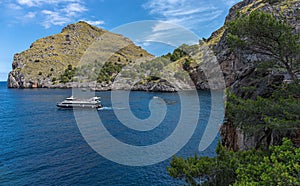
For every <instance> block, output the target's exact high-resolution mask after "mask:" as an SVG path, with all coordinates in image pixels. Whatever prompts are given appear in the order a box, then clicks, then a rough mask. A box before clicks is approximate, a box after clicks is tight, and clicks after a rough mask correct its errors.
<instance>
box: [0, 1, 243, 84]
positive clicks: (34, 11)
mask: <svg viewBox="0 0 300 186" xmlns="http://www.w3.org/2000/svg"><path fill="white" fill-rule="evenodd" d="M239 1H240V0H127V1H124V0H1V1H0V9H1V11H0V24H1V29H0V37H1V38H0V40H1V49H0V81H2V80H6V79H7V73H8V72H9V71H10V70H11V63H12V61H13V55H14V54H15V53H18V52H22V51H23V50H26V49H28V48H29V46H30V44H31V43H32V42H34V41H35V40H37V39H39V38H42V37H45V36H48V35H52V34H56V33H59V32H60V31H61V29H62V28H63V27H64V26H66V25H68V24H70V23H74V22H77V21H80V20H83V21H86V22H88V23H90V24H93V25H95V26H98V27H101V28H103V29H106V30H116V29H114V28H116V27H119V26H121V25H124V24H128V23H132V22H135V21H144V20H158V21H164V22H168V23H171V24H176V25H180V26H182V27H184V28H185V29H187V30H190V31H192V32H194V33H195V34H196V35H197V36H199V38H202V37H205V38H207V37H209V36H210V34H211V33H212V32H213V31H215V30H216V29H217V28H219V27H220V26H222V25H223V23H224V19H225V16H226V15H227V13H228V10H229V8H230V7H231V6H232V5H233V4H235V3H237V2H239ZM159 26H160V25H156V26H155V28H154V30H155V29H156V30H157V29H158V28H159ZM119 31H120V32H121V33H122V31H121V30H119ZM144 47H147V45H146V44H145V46H144ZM165 49H166V48H165ZM167 50H172V47H170V48H168V47H167ZM155 51H157V50H153V52H154V53H155ZM157 55H158V54H157Z"/></svg>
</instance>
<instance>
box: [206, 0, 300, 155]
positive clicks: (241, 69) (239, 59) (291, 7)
mask: <svg viewBox="0 0 300 186" xmlns="http://www.w3.org/2000/svg"><path fill="white" fill-rule="evenodd" d="M268 2H269V1H267V0H244V1H242V2H240V3H237V4H236V5H234V6H233V7H232V8H231V9H230V12H229V14H228V16H227V17H226V21H225V24H226V23H227V22H228V21H231V20H234V19H235V18H236V17H237V14H238V12H240V13H246V14H247V13H250V12H252V11H254V10H260V11H264V12H266V13H271V14H272V15H274V16H275V17H277V18H278V19H284V21H286V22H287V23H289V24H290V25H291V26H292V28H293V32H294V33H300V30H299V25H300V23H299V20H300V19H299V18H300V2H299V1H296V0H285V1H277V2H274V3H268ZM220 34H221V35H220ZM226 36H227V30H226V28H225V29H224V28H222V29H220V30H219V31H218V32H216V33H214V34H213V35H212V37H211V38H210V39H209V41H208V42H211V41H213V40H215V38H216V37H218V38H220V39H219V41H218V42H216V41H214V42H213V44H214V51H215V53H216V55H217V58H218V62H219V64H220V66H221V68H222V71H223V73H224V78H225V81H226V85H227V87H230V91H231V92H232V93H234V94H236V95H238V96H240V97H242V98H245V99H249V98H250V99H254V98H256V97H257V96H261V97H269V96H270V95H271V94H272V92H273V91H274V85H279V84H282V83H283V81H284V79H285V75H284V74H272V73H270V72H267V71H265V72H261V71H257V69H256V68H255V67H254V65H253V64H254V63H255V62H257V61H269V57H268V56H264V55H261V54H257V53H253V52H251V51H247V50H244V51H240V53H239V54H236V53H234V52H233V51H231V50H230V49H229V47H228V44H227V37H226ZM258 77H259V78H258ZM247 87H253V89H252V90H251V91H249V90H245V88H247ZM262 132H266V131H262ZM277 134H278V133H276V132H275V133H274V134H272V136H271V138H270V139H263V141H261V136H262V135H261V134H260V133H259V132H258V133H257V134H255V135H249V134H246V133H245V132H243V131H242V130H240V129H239V128H236V127H235V126H233V125H232V123H231V122H230V121H226V122H225V123H224V124H223V126H222V128H221V136H222V143H223V145H225V146H226V147H227V148H229V149H233V150H244V149H249V148H253V147H256V145H257V144H258V142H259V143H260V144H267V143H271V144H277V143H278V142H279V141H280V139H281V138H280V137H279V136H277ZM278 135H279V134H278ZM289 137H290V138H291V139H292V140H293V141H295V142H297V144H300V143H299V140H298V139H299V132H297V131H295V132H294V133H293V134H291V136H289ZM266 140H269V141H268V142H267V141H266Z"/></svg>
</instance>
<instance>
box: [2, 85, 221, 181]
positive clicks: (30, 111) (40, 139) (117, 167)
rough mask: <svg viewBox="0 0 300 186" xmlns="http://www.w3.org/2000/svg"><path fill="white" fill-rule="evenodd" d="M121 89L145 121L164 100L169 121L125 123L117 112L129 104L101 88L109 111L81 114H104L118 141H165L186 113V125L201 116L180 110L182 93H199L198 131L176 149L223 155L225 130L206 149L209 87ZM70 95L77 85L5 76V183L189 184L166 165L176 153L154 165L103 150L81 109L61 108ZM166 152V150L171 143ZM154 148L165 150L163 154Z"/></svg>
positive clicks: (143, 143) (142, 143)
mask: <svg viewBox="0 0 300 186" xmlns="http://www.w3.org/2000/svg"><path fill="white" fill-rule="evenodd" d="M122 94H124V97H126V95H129V106H130V108H129V109H130V111H131V113H132V114H133V115H134V116H135V117H136V118H138V119H140V120H141V121H143V120H145V119H147V118H149V117H151V106H153V104H161V103H160V102H161V101H163V104H162V105H165V106H161V108H166V109H167V110H166V112H165V117H164V119H163V121H161V123H160V125H158V126H155V127H154V128H153V129H151V130H147V131H139V130H134V129H132V128H129V127H128V126H125V125H123V123H122V122H121V121H120V120H119V119H118V117H117V115H116V111H117V110H122V109H123V110H124V109H128V108H126V107H125V108H122V107H116V106H115V105H114V104H112V99H111V97H112V93H111V92H110V91H104V92H96V93H95V95H97V96H100V97H101V100H102V105H103V106H104V107H103V108H102V109H99V110H96V111H95V110H93V111H92V110H88V109H86V110H84V111H76V112H85V113H84V114H85V115H89V112H93V113H96V114H98V115H99V118H100V119H101V121H102V122H101V123H102V124H103V126H104V128H105V129H106V130H107V131H108V132H109V133H110V134H111V136H114V137H115V139H116V140H117V141H120V142H121V143H122V144H129V145H131V146H136V147H143V148H144V147H147V146H149V145H153V144H159V143H160V142H161V141H164V140H166V139H167V138H168V137H169V136H171V134H172V132H173V131H174V130H175V129H176V126H177V125H178V123H179V121H180V117H182V115H185V116H188V117H185V121H184V122H185V123H186V124H187V125H188V123H192V122H194V119H193V120H192V119H191V121H189V120H187V118H195V117H193V116H190V115H189V114H191V113H193V112H189V111H185V112H182V111H181V110H182V108H181V105H182V100H184V99H182V97H181V96H188V97H189V98H193V99H195V100H196V99H199V104H200V110H199V112H197V113H196V114H197V118H198V119H197V121H196V125H195V126H196V128H195V131H194V132H193V133H192V136H191V138H190V139H189V140H188V141H187V142H186V144H185V145H184V146H183V147H182V148H180V149H178V150H177V152H176V153H175V155H176V156H182V157H185V158H186V157H189V156H194V155H195V154H198V155H199V156H209V157H213V156H215V155H216V154H215V148H216V146H217V142H218V140H219V139H220V137H219V134H217V135H216V137H215V138H214V139H213V141H212V143H211V144H210V145H208V146H207V148H205V149H204V150H202V151H199V144H200V140H201V138H202V136H203V135H204V131H205V130H206V128H207V125H208V121H209V118H210V117H211V109H212V101H211V92H210V91H196V93H186V94H183V95H181V96H180V95H179V94H178V93H162V92H140V91H131V92H127V91H123V92H122V91H120V92H119V93H118V95H119V96H121V97H122ZM70 95H72V90H71V89H8V88H7V84H6V82H0V185H105V186H110V185H116V186H126V185H155V186H156V185H157V186H158V185H159V186H161V185H172V186H173V185H184V183H185V182H184V180H179V179H174V178H172V177H171V176H170V175H169V174H168V172H167V170H166V167H168V166H170V161H171V158H172V157H166V158H164V159H162V160H161V161H159V162H152V163H149V165H142V164H135V165H134V164H128V165H127V164H126V163H125V164H124V162H123V163H122V161H120V162H118V161H114V160H113V159H110V158H107V152H104V153H103V154H101V153H99V152H98V151H97V149H95V148H93V146H91V143H89V142H88V141H87V140H86V138H85V136H84V135H83V134H82V131H81V130H80V127H79V125H78V119H77V118H76V114H74V110H68V109H59V108H57V107H56V103H57V102H59V101H62V100H64V99H65V98H66V97H69V96H70ZM155 100H157V101H155ZM195 103H197V102H195ZM154 108H160V107H155V106H154ZM189 108H190V109H193V108H195V105H193V104H190V106H189ZM189 108H188V109H189ZM152 111H153V110H152ZM129 118H130V117H129ZM99 125H100V124H99ZM178 139H180V138H178ZM100 140H102V139H100ZM105 140H106V141H107V146H106V148H103V149H100V151H112V152H111V153H113V152H114V150H120V149H116V148H119V147H118V146H113V143H110V142H109V140H107V139H103V141H102V142H104V143H105ZM121 150H122V149H121ZM123 150H125V151H126V149H123ZM159 150H160V151H161V153H162V154H163V151H164V148H162V149H159ZM155 153H157V154H156V155H160V152H155ZM104 154H105V155H104ZM121 155H122V154H121ZM148 157H149V156H148V155H147V154H143V153H141V154H138V156H136V157H131V160H130V161H132V159H133V161H134V159H135V158H136V159H141V158H145V162H147V160H148V159H147V158H148ZM155 157H156V156H155ZM157 157H158V156H157ZM115 158H118V157H115ZM122 158H123V157H122ZM122 158H120V159H121V160H124V158H123V159H122Z"/></svg>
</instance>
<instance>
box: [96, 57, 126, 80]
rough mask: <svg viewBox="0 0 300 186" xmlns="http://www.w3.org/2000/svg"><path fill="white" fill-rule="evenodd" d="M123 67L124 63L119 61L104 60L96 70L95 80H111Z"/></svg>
mask: <svg viewBox="0 0 300 186" xmlns="http://www.w3.org/2000/svg"><path fill="white" fill-rule="evenodd" d="M123 67H124V64H121V63H113V62H106V63H105V64H104V65H103V66H102V67H101V69H100V71H99V72H98V77H97V82H106V83H108V82H110V81H113V80H114V78H115V77H116V76H117V74H118V73H119V72H120V71H121V70H122V68H123Z"/></svg>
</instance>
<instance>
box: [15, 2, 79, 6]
mask: <svg viewBox="0 0 300 186" xmlns="http://www.w3.org/2000/svg"><path fill="white" fill-rule="evenodd" d="M74 2H80V0H17V3H18V4H20V5H25V6H28V7H34V6H36V7H37V6H43V5H45V4H48V5H55V4H59V3H74Z"/></svg>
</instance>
